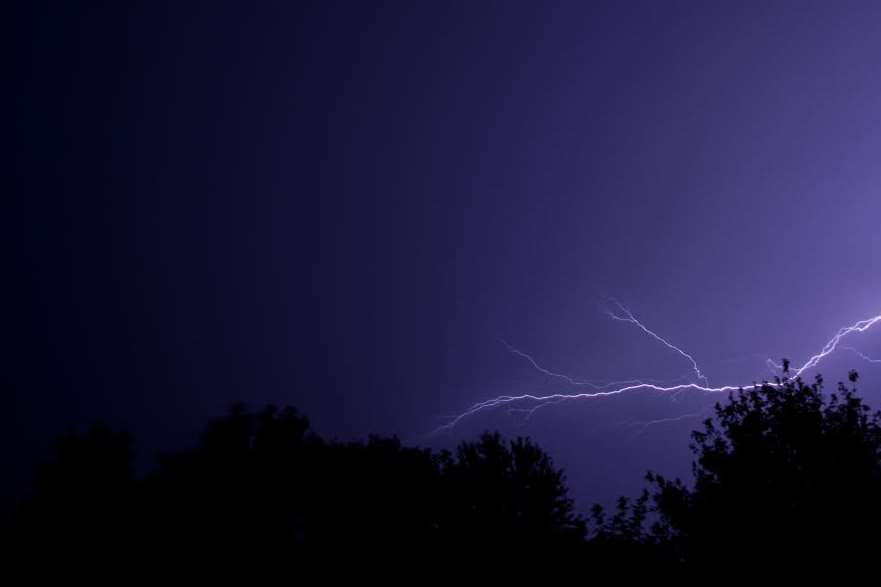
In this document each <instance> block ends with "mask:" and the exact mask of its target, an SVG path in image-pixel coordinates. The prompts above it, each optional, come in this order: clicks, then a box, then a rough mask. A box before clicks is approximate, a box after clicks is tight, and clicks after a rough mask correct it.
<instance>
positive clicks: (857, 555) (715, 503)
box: [594, 373, 881, 569]
mask: <svg viewBox="0 0 881 587" xmlns="http://www.w3.org/2000/svg"><path fill="white" fill-rule="evenodd" d="M850 381H851V387H847V386H845V385H844V384H839V385H838V390H837V392H836V393H833V394H828V395H827V394H824V393H823V389H822V388H823V382H822V379H821V378H819V377H818V378H817V379H816V381H815V382H814V383H813V384H810V385H808V384H805V383H804V382H802V381H801V380H788V379H786V380H782V381H779V380H778V381H776V382H775V383H771V384H764V385H761V386H756V387H754V388H753V389H750V390H741V391H740V392H738V393H736V394H732V395H731V396H730V397H729V401H728V403H727V404H725V405H720V404H717V405H716V410H715V418H713V419H709V420H707V421H706V422H705V423H704V428H703V430H701V431H696V432H694V433H692V439H693V443H692V450H693V452H694V454H695V457H696V460H695V462H694V464H693V471H694V483H693V486H692V487H688V486H686V484H684V483H683V482H682V481H680V480H678V479H676V480H669V479H665V478H664V477H662V476H660V475H655V474H651V473H650V474H649V475H648V481H649V482H650V484H651V485H652V487H653V493H652V494H651V499H650V500H649V497H648V495H649V494H648V493H646V494H644V495H643V497H642V498H641V499H640V500H639V501H638V502H637V503H636V504H635V505H631V504H627V503H626V502H622V504H621V506H620V508H619V511H618V513H617V514H616V516H615V518H614V519H613V520H612V521H611V522H607V521H605V520H604V519H603V514H602V512H601V511H599V510H598V511H596V512H595V514H594V521H595V522H596V523H597V528H598V532H597V538H596V539H597V540H600V541H603V542H610V541H611V542H614V543H618V544H623V545H625V548H629V549H634V548H642V549H643V552H645V551H649V552H651V553H652V556H653V557H655V558H657V559H659V560H666V561H673V562H684V563H687V564H688V565H689V566H691V567H694V568H717V569H721V568H728V567H730V564H731V560H732V558H731V557H732V556H733V555H735V554H736V556H737V557H738V560H739V561H740V562H739V564H738V568H754V567H763V568H767V567H772V566H777V567H787V568H792V569H794V568H798V567H799V566H801V567H803V566H804V564H805V563H807V562H810V564H811V565H812V566H814V567H819V566H838V565H843V564H844V562H845V561H851V562H854V561H855V562H856V563H857V565H861V564H866V563H867V562H868V561H870V560H872V558H871V557H872V556H873V555H874V553H875V552H877V549H878V548H879V546H881V539H879V536H878V528H879V527H881V501H879V499H878V498H879V496H881V414H879V413H875V414H871V413H870V410H869V408H868V406H866V405H865V404H863V402H862V401H861V400H860V399H859V398H858V397H857V396H856V390H855V388H854V385H855V383H856V381H857V376H856V373H851V375H850ZM649 520H652V523H651V524H649V523H648V521H649Z"/></svg>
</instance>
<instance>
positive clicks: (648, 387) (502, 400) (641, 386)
mask: <svg viewBox="0 0 881 587" xmlns="http://www.w3.org/2000/svg"><path fill="white" fill-rule="evenodd" d="M631 316H632V315H631ZM625 320H626V319H625ZM626 321H630V320H626ZM634 321H635V318H634ZM637 322H638V321H635V322H634V323H637ZM878 322H881V314H879V315H877V316H874V317H872V318H867V319H866V320H860V321H859V322H856V323H854V324H852V325H851V326H845V327H843V328H841V329H839V331H838V332H837V333H836V334H835V336H833V337H832V338H831V339H830V340H829V342H827V343H826V344H825V345H824V346H823V348H822V350H820V352H819V353H817V354H816V355H814V356H812V357H811V358H809V359H808V360H807V361H806V362H805V363H804V365H802V366H801V367H800V368H798V369H797V370H796V371H795V372H794V376H795V377H799V376H801V375H802V374H803V373H804V372H805V371H806V370H808V369H811V368H813V367H816V366H817V365H818V364H819V363H820V361H822V360H823V359H824V358H826V357H827V356H829V354H830V353H832V352H834V351H835V349H836V348H837V347H838V343H839V342H841V339H842V338H844V337H845V336H848V335H849V334H853V333H854V332H865V331H866V330H868V329H869V328H871V327H872V326H874V325H875V324H877V323H878ZM645 330H647V329H645ZM648 333H649V334H652V335H653V336H655V337H656V338H658V339H659V340H661V341H662V342H664V343H665V344H668V343H666V341H664V340H663V339H661V338H660V337H658V336H657V335H654V334H653V333H651V332H650V331H648ZM668 346H671V345H669V344H668ZM680 352H681V351H680ZM682 354H684V355H686V356H689V357H690V355H687V354H686V353H682ZM701 377H702V378H703V376H701ZM768 385H772V386H777V385H780V384H779V383H768ZM743 387H744V386H743V385H723V386H721V387H709V386H703V385H698V384H696V383H687V384H681V385H673V386H669V387H663V386H659V385H654V384H651V383H638V384H634V385H627V386H624V387H620V388H617V389H612V390H608V391H595V392H593V393H577V394H565V393H554V394H549V395H534V394H522V395H501V396H498V397H495V398H492V399H488V400H485V401H482V402H478V403H476V404H474V405H472V406H471V407H470V408H468V409H467V410H465V411H464V412H462V413H461V414H459V415H458V416H456V417H454V418H453V419H452V420H451V421H450V422H449V423H448V424H445V425H443V426H440V427H439V428H438V429H437V430H436V432H438V431H441V430H448V429H450V428H453V427H454V426H456V424H458V423H459V422H461V421H462V419H464V418H467V417H469V416H472V415H474V414H476V413H477V412H481V411H483V410H487V409H491V408H495V407H499V406H502V405H507V404H512V403H515V402H523V401H532V402H536V403H545V404H547V403H553V402H557V401H565V400H569V399H593V398H602V397H610V396H615V395H621V394H624V393H628V392H632V391H640V390H643V391H651V392H657V393H676V392H681V391H684V390H689V389H692V390H695V391H701V392H704V393H724V392H733V391H737V390H739V389H742V388H743Z"/></svg>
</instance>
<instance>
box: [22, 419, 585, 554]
mask: <svg viewBox="0 0 881 587" xmlns="http://www.w3.org/2000/svg"><path fill="white" fill-rule="evenodd" d="M13 531H14V533H15V536H14V541H15V542H16V543H17V545H18V546H19V547H24V548H25V549H28V550H36V551H39V552H46V551H47V549H53V548H58V549H66V550H71V549H74V550H77V551H78V556H79V557H83V556H85V557H86V559H88V557H89V556H90V554H89V553H92V554H94V555H95V556H96V557H105V556H107V555H108V553H113V555H114V556H120V555H125V556H130V555H132V554H133V553H135V554H142V555H144V556H146V557H147V558H148V559H149V558H155V557H163V558H165V557H168V556H171V557H185V559H186V560H187V561H190V562H191V561H192V560H194V558H199V557H203V556H204V557H208V558H210V559H212V560H218V559H222V560H255V559H265V558H266V557H286V558H282V559H279V560H288V559H297V558H298V556H299V557H302V555H305V554H307V553H311V552H364V551H379V550H385V551H387V550H388V549H394V551H395V552H400V551H402V550H405V549H406V550H408V551H413V550H420V549H421V550H422V551H423V552H425V553H430V552H435V551H437V550H438V549H441V550H443V549H452V548H457V549H458V548H463V547H468V546H469V545H470V547H473V548H475V549H477V548H479V549H481V550H484V551H486V550H488V549H489V550H492V549H494V548H508V549H510V548H514V549H517V548H526V547H527V546H534V545H538V544H548V545H550V544H554V545H567V544H570V545H580V544H582V541H583V538H584V525H583V522H582V520H581V519H580V518H579V517H578V516H577V515H575V513H574V508H573V504H572V501H571V500H570V499H569V498H568V497H567V490H566V487H565V484H564V478H563V475H562V472H561V471H560V470H558V469H556V468H555V467H554V466H553V463H552V462H551V460H550V458H549V457H548V456H547V455H546V454H545V453H544V452H543V451H542V450H541V449H540V448H539V447H538V446H536V445H535V444H533V443H532V442H531V441H529V440H528V439H520V438H518V439H516V440H514V441H513V442H510V443H507V442H505V441H504V440H503V439H502V438H501V437H500V436H498V435H497V434H496V435H490V434H487V435H484V436H483V437H482V438H481V439H480V440H479V441H478V442H474V443H464V444H462V445H461V446H460V447H459V449H458V452H457V455H456V456H453V455H451V454H449V453H446V452H443V453H439V454H437V453H433V452H432V451H430V450H425V449H417V448H408V447H405V446H402V445H401V443H400V442H399V441H398V440H397V439H396V438H381V437H370V438H369V439H368V440H367V441H366V442H345V443H343V442H326V441H324V440H322V439H320V438H318V437H317V436H315V435H313V434H311V433H310V432H309V423H308V421H307V420H306V418H304V417H302V416H301V415H299V414H298V413H297V412H296V411H295V410H293V409H291V408H288V409H285V410H280V411H279V410H277V409H276V408H273V407H267V408H265V409H264V410H262V411H261V412H259V413H257V414H253V413H250V412H248V411H247V410H245V409H244V407H242V406H237V407H235V408H234V409H233V410H232V411H231V412H230V413H229V415H228V416H226V417H225V418H223V419H221V420H218V421H215V422H212V423H211V424H210V425H209V426H208V427H207V429H206V430H205V432H204V433H203V435H202V437H201V441H200V443H199V445H198V446H197V447H196V448H195V449H193V450H189V451H186V452H181V453H178V454H172V455H166V456H164V457H162V459H161V461H160V466H159V468H158V470H157V471H155V472H154V473H152V474H150V475H149V476H147V477H146V478H145V479H142V480H141V479H134V478H133V477H132V475H131V452H130V450H129V440H128V438H127V437H126V436H125V435H119V434H114V433H112V432H110V431H109V430H107V429H106V428H105V427H96V428H94V429H93V430H91V431H90V432H88V433H87V434H86V435H84V436H82V437H80V436H76V435H69V436H66V437H65V438H64V439H62V441H61V443H60V445H59V451H58V455H57V458H56V461H55V462H53V463H52V464H51V465H48V466H46V467H45V468H44V470H43V471H42V472H41V474H40V475H39V477H38V479H37V483H36V487H35V491H34V494H33V498H32V499H31V500H29V502H28V503H27V505H26V506H25V507H24V508H23V509H22V510H21V512H20V514H19V516H18V518H17V524H16V526H15V528H14V529H13ZM45 536H51V537H53V542H52V543H51V544H48V543H47V542H46V541H45V540H44V537H45Z"/></svg>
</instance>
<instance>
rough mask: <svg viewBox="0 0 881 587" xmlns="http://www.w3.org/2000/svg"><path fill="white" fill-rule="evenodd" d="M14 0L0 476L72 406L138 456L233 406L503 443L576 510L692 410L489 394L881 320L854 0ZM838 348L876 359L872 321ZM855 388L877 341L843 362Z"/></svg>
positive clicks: (875, 202) (72, 416)
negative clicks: (110, 426) (6, 400)
mask: <svg viewBox="0 0 881 587" xmlns="http://www.w3.org/2000/svg"><path fill="white" fill-rule="evenodd" d="M159 4H160V3H155V2H150V3H144V4H143V5H141V6H140V7H131V6H130V5H129V4H128V3H126V5H125V6H122V5H117V4H116V3H111V4H110V5H109V6H103V7H102V6H101V5H99V4H89V5H88V7H81V6H77V7H75V6H72V5H67V3H58V4H55V3H40V2H29V3H26V6H25V7H22V8H20V9H16V10H15V11H14V15H13V18H12V19H11V20H10V21H9V23H8V25H7V26H11V27H12V28H13V31H10V35H7V37H9V38H12V39H13V42H14V47H13V51H12V52H11V54H12V55H13V62H12V64H11V74H10V75H11V77H10V79H12V80H13V81H14V83H13V84H11V87H10V88H9V89H8V91H9V92H11V95H12V99H13V108H12V109H11V110H10V111H9V113H10V114H11V118H12V121H11V124H12V133H11V136H12V137H13V141H14V145H13V147H14V151H15V153H14V156H13V159H12V165H11V168H12V171H13V181H14V184H15V185H14V189H13V191H12V193H14V194H15V196H16V197H14V198H12V203H7V204H4V209H5V210H6V211H5V212H4V214H3V215H2V216H3V227H2V228H3V232H4V237H5V239H6V245H5V246H4V249H5V251H6V254H7V255H9V257H10V258H9V262H8V263H7V264H6V266H8V267H10V268H11V270H10V271H11V274H12V275H13V277H14V278H13V279H12V280H11V281H10V284H11V287H9V286H7V287H8V289H10V290H11V291H10V292H9V293H10V294H11V299H10V302H9V303H8V304H7V311H8V312H9V314H10V318H9V320H8V323H9V328H8V329H6V336H5V337H4V339H5V341H4V342H5V344H6V346H7V348H5V349H4V356H5V357H6V360H5V361H4V364H5V366H4V369H3V371H4V373H3V378H4V379H3V385H4V390H5V391H7V392H8V393H10V394H11V397H12V400H11V401H12V405H13V407H14V409H13V410H11V412H7V417H9V416H10V415H11V416H12V417H11V422H9V424H8V425H6V426H3V429H4V434H5V435H7V436H8V438H6V439H4V442H3V443H2V444H3V445H4V449H3V450H4V451H5V453H4V455H3V458H4V460H6V461H7V462H8V463H9V466H8V467H6V468H7V470H9V471H12V474H11V475H10V478H23V477H26V476H27V474H28V473H27V471H28V469H29V467H30V466H31V465H32V464H33V461H34V460H35V459H36V458H38V457H39V456H41V455H43V454H45V452H46V450H47V448H46V447H48V443H49V441H50V440H51V438H52V437H53V436H54V435H55V434H57V433H58V432H60V431H61V430H63V429H64V428H65V427H66V426H70V425H82V424H84V423H86V422H89V421H92V420H94V419H96V418H106V419H109V420H111V421H112V422H114V423H118V424H125V425H126V426H128V427H129V428H130V429H131V430H132V432H133V433H134V434H135V436H136V438H138V439H139V441H140V447H141V449H142V451H143V452H144V453H146V454H147V455H149V454H150V453H152V452H153V451H155V450H157V449H166V448H172V447H180V446H184V445H186V444H188V443H191V442H192V441H193V440H194V439H195V435H196V433H197V432H198V430H200V429H201V427H202V426H203V425H204V423H205V421H206V420H207V419H208V418H210V417H213V416H216V415H219V414H221V413H222V412H223V411H224V409H225V408H226V407H227V406H228V405H229V404H230V403H231V402H232V401H234V400H236V399H243V400H245V401H247V402H248V403H250V404H252V405H259V404H261V403H263V402H267V401H273V402H276V403H281V404H292V405H295V406H297V407H298V408H300V409H301V410H302V411H304V412H305V413H307V414H308V415H309V416H310V417H311V419H312V421H313V424H314V426H315V428H316V429H317V430H318V431H319V432H321V433H323V434H326V435H330V436H338V437H341V438H349V437H355V436H358V437H359V436H363V435H365V434H367V433H370V432H376V433H383V434H391V433H396V434H399V435H400V436H401V437H402V438H403V439H404V440H406V441H408V442H414V443H426V444H429V445H432V446H450V445H452V444H453V443H455V442H457V441H458V440H461V439H464V438H472V437H473V436H474V435H475V434H476V433H478V432H480V431H481V430H484V429H495V428H498V429H500V430H502V431H503V432H504V433H506V434H509V435H513V434H526V435H531V436H533V437H534V438H536V439H537V440H538V441H539V442H540V443H541V444H542V445H543V446H545V447H546V448H547V449H548V450H549V451H550V452H551V454H552V455H553V456H554V457H555V459H556V460H557V462H558V463H560V464H562V465H563V466H565V468H566V469H567V471H568V473H569V478H570V481H571V484H572V486H573V488H574V490H575V492H576V496H577V498H578V504H579V506H580V507H581V508H582V509H587V507H589V505H590V503H591V502H592V501H595V500H600V501H608V500H609V499H610V498H611V497H612V496H615V495H617V494H619V493H630V494H632V493H634V492H635V491H636V490H637V489H638V488H639V487H640V485H641V478H642V475H643V473H644V471H645V469H647V468H654V469H659V470H661V471H664V472H667V471H672V472H682V473H685V472H687V471H688V466H689V455H688V450H687V444H688V431H689V430H690V429H692V428H693V427H694V425H695V424H696V420H695V419H691V420H689V419H684V420H681V421H678V422H674V423H668V424H663V425H656V426H651V427H648V428H644V427H643V426H641V425H640V424H638V422H640V421H647V420H652V419H656V418H666V417H676V416H680V415H682V414H685V413H693V412H696V411H697V412H700V411H701V410H704V409H706V408H707V407H708V406H709V405H710V404H711V400H708V399H707V398H703V397H700V396H695V395H693V394H692V395H689V394H684V395H683V396H680V398H679V400H678V401H677V402H672V401H670V400H669V399H668V398H664V397H657V396H651V395H650V394H634V395H631V396H627V397H621V398H616V399H610V400H603V401H595V400H590V401H584V402H573V403H566V404H563V405H560V406H552V407H548V408H545V409H542V410H540V411H538V412H536V413H535V415H534V416H533V417H532V418H531V419H530V420H529V421H528V422H524V419H523V416H522V415H517V414H513V415H511V414H508V413H507V411H506V410H504V409H502V410H497V411H493V412H487V413H483V414H480V415H478V416H475V417H473V418H469V419H468V420H467V421H463V422H462V424H461V425H460V426H459V427H458V428H457V429H456V430H454V431H453V432H451V433H447V434H442V435H435V436H430V435H429V433H430V432H431V431H432V430H433V429H434V428H435V427H437V426H438V425H440V424H442V423H444V422H445V421H446V420H445V419H444V418H445V417H448V416H450V415H454V414H456V413H458V412H461V411H462V410H464V409H466V408H467V407H468V406H470V405H471V404H473V403H474V402H477V401H481V400H484V399H487V398H490V397H493V396H496V395H500V394H506V393H512V392H516V393H524V392H533V393H548V392H552V391H560V390H565V389H566V386H565V385H562V384H561V383H560V382H559V381H554V380H553V379H549V378H547V377H544V376H542V375H541V374H539V373H537V372H536V371H535V370H533V369H532V368H531V367H530V365H529V364H528V363H527V362H525V361H524V360H523V359H522V358H519V357H517V356H515V355H512V354H511V353H509V352H508V351H507V350H506V348H505V346H504V345H503V344H502V343H500V342H499V339H504V340H506V341H508V342H509V343H510V344H512V345H514V346H515V347H517V348H519V349H522V350H523V351H526V352H528V353H530V354H531V355H533V356H534V357H535V359H536V360H538V361H539V362H540V363H541V364H542V365H544V366H546V367H547V368H549V369H552V370H554V371H561V372H565V373H568V374H570V375H572V376H574V377H577V378H586V379H591V378H596V379H629V378H632V377H645V378H660V379H665V378H673V377H677V376H680V375H683V374H685V373H687V372H688V371H689V368H690V365H689V363H688V362H687V361H685V360H684V359H683V357H681V356H679V355H677V354H675V353H672V352H670V351H669V350H668V349H665V348H663V347H662V346H660V345H658V344H657V343H656V342H653V341H651V340H650V339H648V338H647V337H645V336H644V335H642V334H641V333H640V332H639V331H638V330H637V329H635V328H634V327H633V326H632V325H628V324H622V323H620V322H614V321H612V320H610V319H609V318H608V317H607V316H605V315H604V314H603V312H602V311H601V309H600V308H599V306H598V301H600V302H601V301H602V300H604V299H605V298H607V297H608V296H614V297H615V298H617V299H620V300H621V301H622V302H623V303H625V304H626V305H627V306H628V307H629V308H630V309H631V310H633V312H634V313H635V314H636V315H637V316H638V317H639V318H640V319H641V320H643V321H644V322H645V323H646V324H647V325H649V326H650V327H652V328H654V329H655V330H656V331H657V332H658V333H660V334H662V335H663V336H665V337H666V338H668V339H669V340H670V341H671V342H674V343H675V344H677V345H679V346H680V347H682V348H683V349H685V350H687V351H688V352H690V353H691V354H693V355H694V357H695V359H696V360H697V361H698V362H699V363H700V365H701V367H702V368H703V370H704V372H705V373H706V374H707V375H708V377H709V378H710V381H711V383H715V384H739V383H744V384H747V383H749V382H751V381H754V380H759V379H761V378H763V377H767V376H768V375H769V373H768V371H767V368H766V367H765V365H764V358H765V357H767V356H770V357H774V358H779V357H781V356H788V357H791V358H792V359H793V361H794V362H796V363H800V362H801V361H803V360H805V359H806V358H807V357H808V356H810V355H811V354H813V353H815V352H817V351H818V350H819V349H820V348H821V347H822V345H823V344H824V343H825V342H826V341H827V340H828V339H829V338H830V336H831V335H832V334H834V332H835V331H836V330H837V329H838V328H839V327H841V326H844V325H846V324H850V323H853V322H855V321H857V320H860V319H863V318H867V317H869V316H874V315H877V314H879V313H881V255H879V253H881V232H879V230H878V223H879V220H881V192H879V186H881V164H879V163H881V158H879V153H881V36H879V35H878V31H879V30H881V6H879V5H878V3H876V2H862V3H857V2H834V3H833V2H816V3H811V2H802V1H799V2H746V3H745V2H731V3H723V2H712V3H707V2H626V3H625V2H615V3H608V4H604V3H599V2H590V3H587V2H573V3H563V2H549V3H539V2H531V3H523V4H518V3H515V2H509V1H506V2H497V3H493V2H461V3H454V2H431V3H414V2H393V3H379V2H370V3H362V2H344V3H334V2H320V3H315V4H309V3H298V4H297V5H296V6H294V5H293V3H278V4H277V5H275V6H273V5H272V4H271V3H259V6H257V7H254V6H251V5H248V6H245V5H242V4H238V3H237V4H233V3H229V4H227V3H214V2H212V3H205V4H204V5H203V6H201V7H199V6H197V5H196V3H187V6H179V5H178V3H170V4H169V5H168V6H165V7H161V6H159ZM848 343H849V344H852V345H853V346H855V347H857V348H858V349H859V350H861V351H863V352H865V353H867V354H869V355H872V354H873V353H874V355H875V356H881V328H879V331H878V332H876V331H870V332H867V333H865V334H863V335H858V336H854V337H853V338H852V339H850V340H848ZM850 367H857V368H859V369H860V370H861V372H862V374H863V383H862V387H863V389H864V390H865V391H866V392H867V393H868V392H869V391H870V390H871V389H872V388H874V389H881V388H879V384H881V364H870V363H866V362H863V361H860V360H859V358H858V357H856V355H854V354H853V353H848V352H843V353H841V354H839V355H836V356H835V357H832V358H831V359H830V360H829V361H828V362H827V363H824V364H823V365H822V366H821V368H820V369H819V371H821V372H823V373H824V374H825V375H826V378H827V380H829V381H830V382H835V381H837V380H839V379H843V378H844V377H845V376H846V373H847V369H848V368H850Z"/></svg>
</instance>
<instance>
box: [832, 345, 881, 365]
mask: <svg viewBox="0 0 881 587" xmlns="http://www.w3.org/2000/svg"><path fill="white" fill-rule="evenodd" d="M841 348H843V349H844V350H846V351H850V352H852V353H853V354H855V355H856V356H858V357H859V358H861V359H862V360H864V361H866V362H868V363H881V359H873V358H872V357H870V356H868V355H866V354H865V353H862V352H860V351H858V350H856V349H855V348H853V347H852V346H843V347H841Z"/></svg>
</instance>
